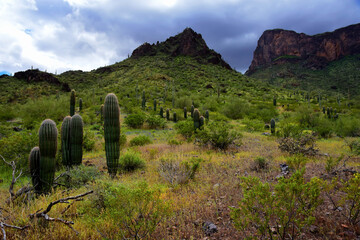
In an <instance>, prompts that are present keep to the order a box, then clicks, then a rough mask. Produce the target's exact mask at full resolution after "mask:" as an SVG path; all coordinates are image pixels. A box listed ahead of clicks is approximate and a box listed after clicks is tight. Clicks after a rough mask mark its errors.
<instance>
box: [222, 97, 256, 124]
mask: <svg viewBox="0 0 360 240" xmlns="http://www.w3.org/2000/svg"><path fill="white" fill-rule="evenodd" d="M249 112H250V104H249V103H248V102H247V101H245V100H242V99H239V98H232V99H230V100H228V101H227V103H226V104H225V105H224V106H223V108H222V113H223V114H224V115H225V116H226V117H228V118H231V119H241V118H244V117H245V116H246V115H248V114H249Z"/></svg>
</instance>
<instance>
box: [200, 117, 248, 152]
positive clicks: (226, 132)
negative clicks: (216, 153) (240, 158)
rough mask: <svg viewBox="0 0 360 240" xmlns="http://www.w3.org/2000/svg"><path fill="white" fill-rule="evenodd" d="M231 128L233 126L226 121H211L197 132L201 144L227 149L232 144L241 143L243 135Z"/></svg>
mask: <svg viewBox="0 0 360 240" xmlns="http://www.w3.org/2000/svg"><path fill="white" fill-rule="evenodd" d="M231 128H232V126H231V125H230V124H228V123H225V122H210V123H209V124H207V125H205V126H204V129H203V130H200V131H197V132H196V138H197V141H198V143H199V144H200V145H201V146H209V147H211V148H214V149H219V150H226V149H227V148H228V147H230V145H239V141H240V139H241V137H242V136H241V134H240V133H238V132H236V131H234V130H231Z"/></svg>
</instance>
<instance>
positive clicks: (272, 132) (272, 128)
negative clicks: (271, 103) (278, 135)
mask: <svg viewBox="0 0 360 240" xmlns="http://www.w3.org/2000/svg"><path fill="white" fill-rule="evenodd" d="M270 128H271V134H274V133H275V120H274V119H273V118H272V119H271V121H270Z"/></svg>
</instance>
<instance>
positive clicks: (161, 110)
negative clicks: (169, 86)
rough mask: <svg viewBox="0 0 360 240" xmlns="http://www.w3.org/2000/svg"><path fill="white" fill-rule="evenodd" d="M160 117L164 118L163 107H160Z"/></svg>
mask: <svg viewBox="0 0 360 240" xmlns="http://www.w3.org/2000/svg"><path fill="white" fill-rule="evenodd" d="M159 115H160V117H161V118H163V117H164V109H163V107H160V113H159Z"/></svg>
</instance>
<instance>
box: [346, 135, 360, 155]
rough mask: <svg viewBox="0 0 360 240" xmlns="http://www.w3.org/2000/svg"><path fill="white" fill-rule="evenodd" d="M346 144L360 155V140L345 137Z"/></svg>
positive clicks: (354, 152)
mask: <svg viewBox="0 0 360 240" xmlns="http://www.w3.org/2000/svg"><path fill="white" fill-rule="evenodd" d="M345 145H346V146H348V147H349V149H350V151H351V152H352V153H353V154H355V155H360V140H359V139H349V138H345Z"/></svg>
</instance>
